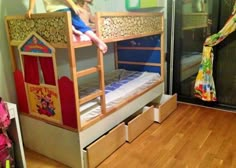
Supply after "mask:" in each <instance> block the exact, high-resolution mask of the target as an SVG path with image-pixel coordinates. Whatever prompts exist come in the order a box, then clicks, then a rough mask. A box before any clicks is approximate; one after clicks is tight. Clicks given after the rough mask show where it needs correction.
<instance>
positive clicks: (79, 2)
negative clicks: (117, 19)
mask: <svg viewBox="0 0 236 168" xmlns="http://www.w3.org/2000/svg"><path fill="white" fill-rule="evenodd" d="M77 3H78V4H79V5H80V6H83V5H84V3H85V0H77ZM88 4H90V5H93V0H91V1H90V2H88Z"/></svg>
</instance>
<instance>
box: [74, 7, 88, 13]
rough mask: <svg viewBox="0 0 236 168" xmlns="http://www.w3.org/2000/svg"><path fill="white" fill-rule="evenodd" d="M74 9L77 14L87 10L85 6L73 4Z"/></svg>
mask: <svg viewBox="0 0 236 168" xmlns="http://www.w3.org/2000/svg"><path fill="white" fill-rule="evenodd" d="M73 10H74V12H75V13H76V14H77V15H80V14H82V13H85V12H86V11H85V10H84V9H83V8H81V7H79V6H77V5H75V6H73Z"/></svg>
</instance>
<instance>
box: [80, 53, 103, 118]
mask: <svg viewBox="0 0 236 168" xmlns="http://www.w3.org/2000/svg"><path fill="white" fill-rule="evenodd" d="M97 60H98V61H97V66H94V67H90V68H87V69H83V70H79V71H77V72H76V77H77V79H79V78H81V77H84V76H87V75H90V74H93V73H98V78H99V89H98V90H97V91H96V92H93V93H91V94H89V95H87V96H85V97H83V98H79V100H78V101H79V106H80V105H82V104H85V103H87V102H89V101H91V100H93V99H95V98H97V97H100V105H101V114H105V113H106V104H105V82H104V63H103V53H102V52H101V51H100V50H99V49H97Z"/></svg>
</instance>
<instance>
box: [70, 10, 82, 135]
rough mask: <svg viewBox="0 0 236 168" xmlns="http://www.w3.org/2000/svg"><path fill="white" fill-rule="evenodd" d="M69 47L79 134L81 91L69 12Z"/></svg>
mask: <svg viewBox="0 0 236 168" xmlns="http://www.w3.org/2000/svg"><path fill="white" fill-rule="evenodd" d="M66 18H67V21H66V23H68V24H67V30H68V33H67V39H68V42H67V45H68V56H69V61H70V71H71V77H72V81H73V85H74V93H75V108H76V117H77V126H78V132H79V131H80V129H81V123H80V103H79V90H78V87H79V86H78V81H77V75H76V74H77V70H76V69H77V68H76V58H75V57H76V55H75V48H74V47H73V37H72V36H73V32H72V21H71V14H70V13H69V12H67V17H66Z"/></svg>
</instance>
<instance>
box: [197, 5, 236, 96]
mask: <svg viewBox="0 0 236 168" xmlns="http://www.w3.org/2000/svg"><path fill="white" fill-rule="evenodd" d="M235 30H236V2H235V4H234V8H233V12H232V15H231V16H230V18H229V19H228V21H227V22H226V24H225V26H224V27H223V28H222V29H221V30H220V31H219V32H218V33H216V34H213V35H212V36H210V37H208V38H207V39H206V40H205V42H204V45H203V52H202V61H201V64H200V68H199V71H198V74H197V77H196V82H195V86H194V89H195V96H196V97H198V98H200V99H202V100H204V101H216V100H217V99H216V90H215V84H214V79H213V76H212V72H213V58H214V54H213V46H215V45H217V44H218V43H220V42H221V41H222V40H224V39H225V38H226V37H227V36H228V35H229V34H230V33H232V32H233V31H235Z"/></svg>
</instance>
